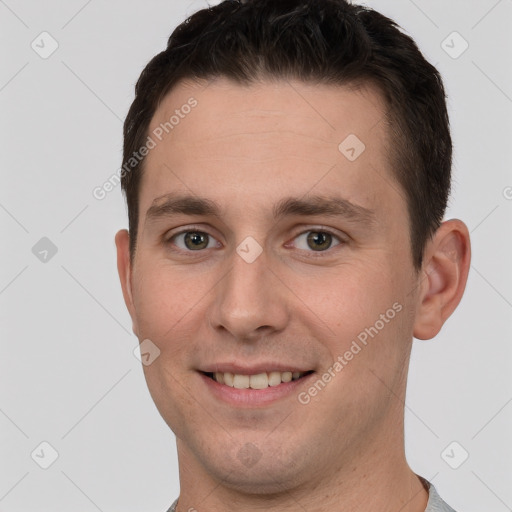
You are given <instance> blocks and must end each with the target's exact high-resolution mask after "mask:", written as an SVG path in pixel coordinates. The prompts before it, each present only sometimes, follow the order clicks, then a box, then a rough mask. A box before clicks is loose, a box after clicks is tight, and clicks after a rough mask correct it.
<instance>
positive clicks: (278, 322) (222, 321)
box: [208, 251, 289, 341]
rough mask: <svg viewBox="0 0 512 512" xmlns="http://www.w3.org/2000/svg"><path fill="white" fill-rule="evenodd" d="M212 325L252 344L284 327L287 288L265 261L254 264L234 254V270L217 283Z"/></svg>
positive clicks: (286, 320)
mask: <svg viewBox="0 0 512 512" xmlns="http://www.w3.org/2000/svg"><path fill="white" fill-rule="evenodd" d="M208 313H209V318H210V325H211V326H212V327H213V328H214V329H215V330H217V331H224V332H228V333H230V334H231V335H232V336H233V337H234V338H235V339H237V340H245V341H251V340H255V339H257V338H260V337H262V336H264V335H269V334H272V333H273V332H277V331H281V330H283V329H284V328H285V326H286V324H287V322H288V319H289V310H288V302H287V298H286V287H285V286H284V285H283V283H282V282H281V281H280V279H279V278H278V277H277V275H276V272H275V271H273V270H272V269H271V268H270V266H269V264H268V261H267V259H266V256H265V251H264V252H263V253H262V254H261V255H260V256H259V257H258V258H257V259H256V260H255V261H253V262H252V263H248V262H247V261H245V260H244V259H243V258H242V257H240V255H239V254H238V253H236V252H234V253H233V257H232V266H231V270H230V271H229V272H228V273H227V274H226V275H225V276H224V278H223V279H222V280H221V281H220V282H219V283H218V285H217V287H216V290H215V296H214V299H213V303H212V305H211V307H210V311H209V312H208Z"/></svg>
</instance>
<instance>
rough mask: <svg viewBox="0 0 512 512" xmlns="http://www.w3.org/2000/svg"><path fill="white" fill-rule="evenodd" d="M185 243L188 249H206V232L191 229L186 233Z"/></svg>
mask: <svg viewBox="0 0 512 512" xmlns="http://www.w3.org/2000/svg"><path fill="white" fill-rule="evenodd" d="M185 245H186V246H187V248H188V249H192V250H196V249H204V247H206V246H207V245H208V239H207V236H206V234H205V233H198V232H197V231H191V232H190V233H187V234H186V235H185Z"/></svg>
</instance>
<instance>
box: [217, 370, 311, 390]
mask: <svg viewBox="0 0 512 512" xmlns="http://www.w3.org/2000/svg"><path fill="white" fill-rule="evenodd" d="M304 374H305V372H266V373H258V374H256V375H240V374H233V373H229V372H226V373H222V372H215V373H214V374H213V378H214V380H216V381H217V382H218V383H220V384H225V385H226V386H229V387H231V388H236V389H248V388H251V389H265V388H268V387H269V386H279V384H281V383H282V382H290V381H292V380H297V379H300V378H301V377H302V376H303V375H304Z"/></svg>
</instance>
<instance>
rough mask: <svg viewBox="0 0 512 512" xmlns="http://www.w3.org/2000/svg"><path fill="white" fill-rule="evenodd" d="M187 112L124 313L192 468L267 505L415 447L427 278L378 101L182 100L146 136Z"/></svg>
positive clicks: (156, 164) (161, 150)
mask: <svg viewBox="0 0 512 512" xmlns="http://www.w3.org/2000/svg"><path fill="white" fill-rule="evenodd" d="M192 96H193V97H194V98H195V100H197V105H196V106H195V107H194V108H192V109H188V108H185V109H182V108H181V107H182V106H183V105H185V104H187V102H188V100H189V98H190V97H192ZM177 109H178V110H179V111H180V113H181V116H179V117H180V120H179V122H178V123H176V125H175V126H174V128H173V129H172V131H170V133H169V134H168V135H166V134H165V132H164V136H163V137H162V140H161V141H158V139H157V138H156V137H154V136H153V139H155V141H156V142H157V144H156V147H155V148H154V149H152V150H151V151H150V153H149V154H148V156H147V158H146V162H145V171H144V176H143V179H142V183H141V188H140V192H139V194H140V210H139V214H140V219H139V226H138V229H139V233H138V240H137V250H136V256H135V260H134V263H133V267H132V268H131V298H130V299H129V308H130V313H131V315H132V318H133V323H134V330H135V332H136V334H137V336H138V337H139V339H140V341H142V340H146V339H149V340H151V343H152V344H154V345H156V347H158V349H159V350H160V354H159V356H158V357H157V358H156V359H155V360H154V361H153V362H152V363H151V364H150V365H147V366H144V372H145V376H146V379H147V383H148V386H149V390H150V392H151V394H152V397H153V399H154V401H155V403H156V405H157V407H158V409H159V411H160V413H161V414H162V416H163V418H164V419H165V421H166V422H167V423H168V425H169V426H170V427H171V429H172V430H173V431H174V432H175V434H176V436H177V438H178V450H179V457H180V464H181V462H183V463H184V464H185V465H186V466H187V467H188V468H194V470H199V471H200V470H202V471H203V472H206V473H207V474H208V475H210V477H212V478H214V479H219V480H220V479H225V482H227V483H228V485H231V486H233V487H236V488H239V489H246V490H251V489H252V490H255V491H257V492H264V491H272V490H279V489H280V488H284V487H289V485H290V483H294V484H298V483H300V482H303V481H305V480H306V479H307V480H308V481H309V482H311V481H314V480H315V479H325V478H327V475H333V474H335V470H336V468H340V467H342V466H345V467H346V465H347V464H349V461H351V460H364V454H365V453H373V452H374V450H375V449H376V447H382V446H393V447H396V446H398V445H400V444H402V438H401V437H400V434H398V433H399V432H400V428H401V422H402V420H403V412H402V409H403V404H402V402H401V400H400V398H401V397H403V394H404V390H405V380H406V371H407V365H408V357H409V351H410V344H411V338H412V332H413V322H414V315H415V311H416V302H417V293H416V291H415V290H416V288H415V287H416V285H417V283H418V279H419V274H417V273H416V272H415V271H414V269H413V265H412V258H411V253H410V242H409V226H408V215H407V211H406V203H405V199H404V194H403V191H402V190H401V188H400V186H399V185H398V184H397V182H396V181H395V179H394V178H393V177H392V172H391V169H390V164H389V162H388V158H387V154H388V148H389V145H390V144H393V143H394V141H393V140H389V139H388V135H387V133H388V132H387V127H386V124H385V120H384V117H383V116H384V111H385V107H384V103H383V101H382V99H381V97H380V95H379V94H378V93H377V92H376V91H375V90H373V89H370V88H362V89H359V90H355V89H349V88H345V87H335V86H326V85H325V86H324V85H322V86H319V85H308V84H304V83H300V82H293V83H288V82H286V81H282V82H279V83H270V82H265V83H262V84H260V85H252V86H250V87H243V86H240V85H236V84H234V83H232V82H230V81H228V80H225V79H218V80H216V81H214V82H212V83H210V85H209V86H208V87H206V88H204V86H201V85H199V84H198V83H195V84H193V83H189V84H181V85H180V86H178V87H177V88H175V89H173V91H172V92H171V93H170V94H169V95H168V96H167V97H166V98H165V100H164V101H163V102H162V104H161V105H160V107H159V108H158V110H157V112H156V113H155V116H154V118H153V120H152V122H151V126H150V130H149V134H150V135H151V134H152V133H155V132H154V130H155V129H158V127H159V126H160V124H161V123H166V122H168V121H169V119H170V118H171V116H172V115H173V114H175V111H176V110H177ZM180 109H181V110H180ZM189 110H190V113H188V114H186V115H184V114H183V113H184V112H188V111H189ZM174 121H176V119H175V120H174ZM160 132H161V130H160V131H158V130H157V132H156V133H160ZM347 137H349V138H348V139H347ZM356 137H357V138H356ZM344 141H345V142H344ZM340 144H341V148H340ZM362 144H364V146H365V147H363V145H362ZM183 197H188V198H192V199H194V200H195V203H194V204H192V203H191V202H190V201H188V202H187V201H179V200H180V198H183ZM176 201H177V202H176ZM201 201H208V202H209V203H208V205H209V206H210V207H211V206H216V208H218V211H217V210H214V209H210V210H208V209H205V208H198V207H199V206H201V203H200V202H201ZM343 201H347V202H349V203H350V204H351V205H352V206H350V204H348V206H347V203H343ZM175 202H176V203H175ZM173 205H174V206H173ZM328 206H331V207H332V208H331V209H329V208H327V207H328ZM260 251H261V253H260ZM151 346H153V345H151ZM336 362H337V363H338V364H336ZM216 370H218V371H219V372H220V373H221V374H224V376H223V378H224V380H225V381H226V382H228V383H229V384H231V380H234V384H235V386H237V387H238V386H246V385H247V383H251V384H253V385H254V387H264V389H252V388H249V389H237V387H235V388H233V387H231V386H229V385H226V383H224V384H222V383H219V382H216V381H214V379H212V378H211V373H212V372H215V371H216ZM277 371H279V372H284V373H281V374H279V373H278V374H276V373H275V372H277ZM288 371H290V372H306V373H305V375H304V376H300V378H298V379H297V378H296V377H297V375H295V376H293V375H292V377H295V379H294V380H292V381H291V382H283V383H280V384H278V383H279V382H281V381H283V380H284V381H287V380H288V379H289V378H290V376H289V374H287V372H288ZM269 372H274V373H273V374H272V375H270V381H271V382H270V384H275V385H269V384H268V382H267V380H265V379H267V378H268V375H262V374H268V373H269ZM226 373H234V374H237V375H235V376H234V377H232V378H230V376H229V375H225V374H226ZM256 374H258V375H259V376H258V377H255V378H254V379H252V378H251V377H247V375H256ZM299 375H302V373H301V374H299ZM329 377H330V378H329ZM319 381H321V382H320V383H319ZM265 386H267V387H265ZM381 449H382V448H381ZM198 468H199V469H198Z"/></svg>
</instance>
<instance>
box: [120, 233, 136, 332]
mask: <svg viewBox="0 0 512 512" xmlns="http://www.w3.org/2000/svg"><path fill="white" fill-rule="evenodd" d="M115 242H116V248H117V272H118V273H119V279H120V281H121V288H122V289H123V297H124V302H125V304H126V307H127V308H128V312H129V313H130V316H131V318H132V330H133V333H134V334H135V336H137V337H138V336H139V335H138V327H137V315H136V314H135V306H134V303H133V295H132V266H131V262H130V234H129V233H128V231H127V230H126V229H121V230H120V231H118V232H117V234H116V238H115Z"/></svg>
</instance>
